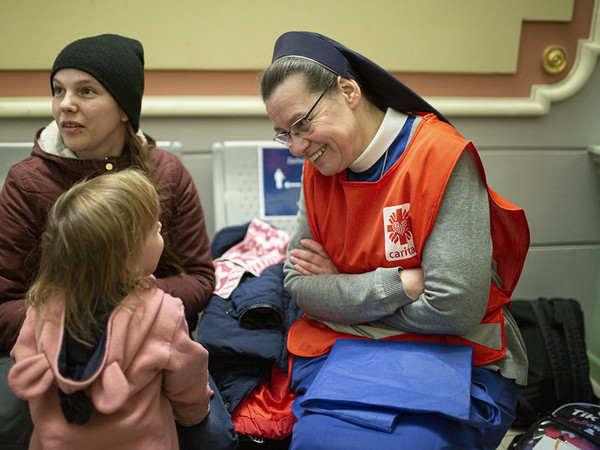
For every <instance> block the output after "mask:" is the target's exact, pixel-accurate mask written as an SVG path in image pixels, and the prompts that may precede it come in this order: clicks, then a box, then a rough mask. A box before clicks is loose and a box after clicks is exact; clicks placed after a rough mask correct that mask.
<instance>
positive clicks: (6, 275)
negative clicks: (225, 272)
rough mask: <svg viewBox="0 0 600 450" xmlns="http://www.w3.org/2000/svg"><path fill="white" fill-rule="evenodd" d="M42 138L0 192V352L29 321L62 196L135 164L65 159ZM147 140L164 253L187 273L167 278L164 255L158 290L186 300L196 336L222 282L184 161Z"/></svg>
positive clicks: (123, 159)
mask: <svg viewBox="0 0 600 450" xmlns="http://www.w3.org/2000/svg"><path fill="white" fill-rule="evenodd" d="M50 126H51V125H50ZM42 131H43V129H42V130H39V131H38V132H37V134H36V139H35V143H34V146H33V150H32V152H31V156H30V157H29V158H27V159H25V160H23V161H21V162H20V163H18V164H16V165H14V166H13V167H11V168H10V170H9V172H8V175H7V176H6V180H5V182H4V186H3V188H2V192H1V193H0V352H8V351H10V349H11V348H12V346H13V345H14V343H15V341H16V339H17V335H18V332H19V328H20V327H21V324H22V323H23V320H24V319H25V301H24V300H23V298H24V295H25V293H26V291H27V288H28V287H29V284H30V282H31V279H32V277H33V276H34V274H35V269H36V267H37V256H36V252H37V248H38V247H39V241H40V238H41V234H42V230H43V227H44V225H45V223H46V218H47V216H48V211H49V209H50V208H51V207H52V205H53V204H54V202H55V201H56V199H57V198H58V196H59V195H60V194H62V193H63V192H64V191H65V190H67V189H68V188H69V187H70V186H71V185H73V184H74V183H75V182H77V181H80V180H81V179H83V178H85V177H94V176H98V175H101V174H103V173H106V172H107V171H109V168H111V169H110V170H123V169H125V168H128V167H129V166H130V165H131V162H130V158H129V155H128V154H126V153H125V154H123V155H122V156H120V157H118V158H112V159H110V160H108V161H105V160H79V159H72V158H66V157H62V156H58V154H57V153H58V151H57V150H56V149H48V148H45V149H44V150H46V151H44V150H42V147H41V145H40V136H41V134H42ZM146 138H147V139H148V142H149V144H150V147H151V151H150V159H151V161H152V163H153V164H154V166H155V168H156V176H155V179H156V184H157V185H158V187H159V195H160V203H161V207H162V214H161V218H160V221H161V223H162V230H163V231H162V234H163V237H164V239H165V248H167V247H171V248H172V249H173V251H174V253H175V254H176V255H177V256H178V258H179V263H180V264H181V267H182V268H183V269H184V270H185V272H186V274H185V275H184V276H171V277H168V278H164V274H165V262H164V255H163V257H162V258H161V261H160V262H159V265H158V268H157V270H156V272H155V276H156V278H157V279H158V287H160V288H161V289H163V290H164V291H165V292H167V293H168V294H171V295H173V296H174V297H179V298H181V300H182V301H183V304H184V307H185V315H186V318H187V320H188V325H189V327H190V330H193V329H194V328H195V326H196V322H197V316H198V313H199V312H200V311H202V310H203V309H204V307H205V306H206V304H207V303H208V300H209V298H210V296H211V294H212V291H213V289H214V280H215V278H214V267H213V264H212V258H211V254H210V240H209V238H208V234H207V232H206V225H205V221H204V211H203V210H202V205H201V203H200V198H199V196H198V191H197V189H196V186H195V185H194V182H193V180H192V177H191V176H190V174H189V172H188V171H187V170H186V168H185V167H184V166H183V164H182V163H181V161H180V160H179V159H178V158H177V156H175V155H173V154H171V153H169V152H166V151H164V150H160V149H156V148H154V146H155V142H154V141H153V140H152V139H151V138H148V137H146ZM44 142H45V141H44ZM44 145H45V146H48V144H46V143H45V144H44ZM52 153H54V154H52Z"/></svg>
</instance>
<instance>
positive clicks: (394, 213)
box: [383, 203, 417, 261]
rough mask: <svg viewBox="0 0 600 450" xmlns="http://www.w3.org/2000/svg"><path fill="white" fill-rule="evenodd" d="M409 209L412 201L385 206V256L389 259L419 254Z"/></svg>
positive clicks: (405, 257) (406, 257)
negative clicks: (414, 240)
mask: <svg viewBox="0 0 600 450" xmlns="http://www.w3.org/2000/svg"><path fill="white" fill-rule="evenodd" d="M409 209H410V203H405V204H403V205H398V206H388V207H387V208H383V228H384V233H385V258H386V259H387V260H388V261H400V260H403V259H408V258H411V257H413V256H414V255H416V254H417V250H416V248H415V244H414V242H413V235H412V230H411V227H410V217H409V216H408V211H409Z"/></svg>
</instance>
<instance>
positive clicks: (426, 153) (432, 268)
mask: <svg viewBox="0 0 600 450" xmlns="http://www.w3.org/2000/svg"><path fill="white" fill-rule="evenodd" d="M260 91H261V96H262V99H263V101H264V104H265V107H266V112H267V115H268V116H269V118H270V119H271V121H272V122H273V125H274V131H275V137H274V140H275V141H277V142H279V143H281V144H282V145H284V146H287V147H288V148H289V151H290V152H291V153H292V154H293V155H295V156H299V157H302V158H304V160H305V161H304V168H303V181H302V192H301V198H300V201H299V211H298V214H297V225H296V231H295V233H294V235H293V237H292V239H291V241H290V244H289V246H288V258H287V261H286V263H285V265H284V285H285V288H286V289H287V290H288V291H289V292H290V293H291V295H292V297H293V298H294V300H295V301H296V302H297V304H298V306H299V307H300V308H301V310H302V311H303V312H304V313H305V314H304V315H303V317H302V318H301V319H299V320H298V321H297V322H295V323H294V324H293V326H292V327H291V329H290V331H289V335H288V341H287V346H288V349H289V352H290V355H291V357H292V358H293V366H292V373H291V388H292V390H293V391H294V392H295V394H296V395H297V398H296V400H295V402H294V404H293V406H292V411H293V413H294V416H295V418H296V423H295V425H294V429H293V436H292V446H291V448H311V449H317V448H323V449H350V448H410V449H420V448H423V449H433V448H461V449H466V448H477V449H488V448H489V449H495V448H496V447H497V446H498V445H499V444H500V442H501V440H502V438H503V436H504V434H505V433H506V431H507V430H508V429H509V427H510V425H511V423H512V421H513V419H514V414H515V408H516V398H517V390H518V386H519V385H524V384H526V381H527V356H526V352H525V347H524V344H523V341H522V339H521V335H520V332H519V329H518V327H517V325H516V324H515V321H514V320H513V318H512V316H511V314H510V312H509V309H508V307H509V305H510V296H511V293H512V292H513V290H514V288H515V286H516V283H517V281H518V279H519V276H520V273H521V270H522V267H523V263H524V259H525V255H526V252H527V249H528V247H529V231H528V225H527V221H526V218H525V215H524V212H523V210H522V209H521V208H519V207H518V206H516V205H514V204H512V203H511V202H509V201H508V200H506V199H504V198H502V197H501V196H499V195H497V194H496V193H494V192H493V191H492V190H491V189H490V188H489V187H488V185H487V182H486V177H485V173H484V169H483V165H482V162H481V159H480V157H479V155H478V153H477V150H476V149H475V147H474V145H473V143H472V142H470V141H468V140H466V139H465V138H463V137H462V136H461V135H460V134H459V132H458V131H457V130H456V129H455V128H454V127H453V126H452V125H451V124H450V123H449V121H448V120H447V119H446V118H445V117H444V116H443V115H442V114H441V113H440V112H438V111H437V110H436V109H435V108H434V107H432V106H431V105H430V104H429V103H428V102H427V101H425V100H424V99H423V98H422V97H420V96H419V95H418V94H416V93H415V92H414V91H412V90H411V89H409V88H408V87H407V86H405V85H404V84H403V83H402V82H400V81H399V80H398V79H397V78H396V77H394V76H393V75H391V74H390V73H388V72H387V71H386V70H384V69H383V68H381V67H380V66H378V65H377V64H375V63H374V62H372V61H371V60H369V59H367V58H366V57H364V56H362V55H360V54H359V53H357V52H355V51H353V50H351V49H349V48H348V47H346V46H344V45H342V44H340V43H338V42H336V41H334V40H333V39H331V38H328V37H326V36H323V35H321V34H318V33H313V32H305V31H292V32H287V33H285V34H283V35H282V36H280V37H279V39H278V40H277V41H276V43H275V47H274V51H273V58H272V63H271V65H270V66H269V67H268V68H267V69H266V70H265V71H264V72H263V73H262V75H261V79H260Z"/></svg>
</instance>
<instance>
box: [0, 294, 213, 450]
mask: <svg viewBox="0 0 600 450" xmlns="http://www.w3.org/2000/svg"><path fill="white" fill-rule="evenodd" d="M47 304H48V305H49V308H48V311H49V315H46V314H45V315H44V317H41V316H40V315H38V313H37V311H36V310H35V309H33V308H28V310H27V316H26V319H25V322H24V324H23V327H22V329H21V331H20V334H19V338H18V340H17V343H16V344H15V346H14V348H13V351H12V353H11V355H12V357H13V358H14V359H15V361H16V363H15V365H14V366H13V368H12V369H11V371H10V373H9V384H10V387H11V388H12V390H13V391H14V393H15V394H16V395H17V396H18V397H20V398H22V399H25V400H28V401H29V406H30V409H31V416H32V419H33V423H34V426H35V428H34V431H33V435H32V438H31V447H30V448H33V449H37V448H48V449H69V448H86V449H96V448H97V449H110V450H117V449H177V448H178V441H177V433H176V429H175V421H174V419H177V421H178V422H179V423H181V424H182V425H185V426H191V425H195V424H197V423H199V422H201V421H202V420H203V419H204V418H205V417H206V415H207V414H208V410H209V400H210V395H211V390H210V387H209V385H208V352H207V351H206V350H205V349H204V347H202V346H201V345H200V344H198V343H197V342H194V341H193V340H192V339H190V337H189V333H188V327H187V324H186V320H185V315H184V311H183V304H182V303H181V301H180V300H179V299H176V298H173V297H171V296H170V295H169V294H166V293H164V292H163V291H162V290H160V289H158V288H155V289H151V290H146V291H144V290H140V291H138V292H137V293H136V294H131V295H129V296H128V297H127V298H126V299H125V300H124V301H123V303H122V305H121V306H119V307H117V308H116V309H115V310H114V311H113V312H112V314H111V316H110V318H109V320H108V325H107V330H106V333H107V335H106V346H105V352H104V357H103V359H102V363H101V365H100V367H99V368H98V369H97V370H96V371H95V372H94V374H93V375H92V376H91V377H90V378H89V379H87V380H83V381H74V380H70V379H67V378H64V377H63V376H62V375H61V374H60V373H59V368H58V357H59V353H60V349H61V344H62V338H63V332H64V326H63V324H64V303H63V299H62V298H61V297H54V298H51V299H49V300H48V302H47ZM59 388H60V389H61V390H62V391H63V392H65V393H67V394H71V393H73V392H76V391H79V390H84V392H85V393H86V394H87V395H88V396H89V397H90V399H91V402H92V404H93V407H94V411H93V412H92V416H91V418H90V420H89V421H88V422H87V423H85V424H84V425H76V424H74V423H68V422H67V421H66V420H65V417H64V415H63V413H62V410H61V407H60V398H59V394H58V389H59Z"/></svg>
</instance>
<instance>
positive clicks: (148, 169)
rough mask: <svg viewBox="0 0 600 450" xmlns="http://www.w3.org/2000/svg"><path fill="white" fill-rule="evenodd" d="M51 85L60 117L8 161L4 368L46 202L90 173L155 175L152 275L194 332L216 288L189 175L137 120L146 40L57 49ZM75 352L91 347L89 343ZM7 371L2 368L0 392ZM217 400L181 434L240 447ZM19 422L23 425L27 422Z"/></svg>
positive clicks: (0, 223) (3, 198) (1, 274)
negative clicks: (158, 239)
mask: <svg viewBox="0 0 600 450" xmlns="http://www.w3.org/2000/svg"><path fill="white" fill-rule="evenodd" d="M50 87H51V91H52V95H53V97H52V113H53V116H54V120H53V121H52V122H51V123H50V124H49V125H48V126H46V127H44V128H42V129H41V130H39V131H38V132H37V134H36V136H35V141H34V145H33V149H32V152H31V156H30V157H29V158H27V159H25V160H24V161H22V162H20V163H18V164H16V165H15V166H13V167H12V168H11V169H10V171H9V173H8V175H7V177H6V180H5V183H4V187H3V190H2V193H1V194H0V368H1V367H7V366H10V363H9V362H7V356H8V353H9V352H10V350H11V348H12V347H13V345H14V343H15V341H16V338H17V335H18V332H19V329H20V327H21V324H22V323H23V320H24V319H25V301H24V295H25V293H26V291H27V288H28V287H29V285H30V282H31V280H32V278H33V276H34V275H35V272H36V267H37V259H38V258H37V251H38V247H39V241H40V237H41V235H42V231H43V228H44V224H45V222H46V218H47V213H48V210H49V209H50V208H51V206H52V205H53V204H54V202H55V201H56V199H57V198H58V197H59V195H60V194H62V193H63V192H64V191H66V190H67V189H68V188H69V187H71V186H72V185H73V184H75V183H77V182H78V181H81V180H83V179H85V178H93V177H96V176H100V175H102V174H105V173H108V172H111V171H120V170H123V169H126V168H129V167H138V168H140V169H141V170H143V171H144V172H145V173H146V174H147V175H149V177H150V178H151V180H152V181H153V183H154V185H155V187H156V188H157V190H158V192H159V193H160V203H161V217H160V222H161V223H162V232H161V234H162V237H163V239H164V243H165V251H164V252H163V254H162V256H161V258H160V262H159V264H158V267H157V269H156V271H155V272H154V276H155V277H156V281H157V285H158V287H159V288H160V289H162V290H164V291H165V292H167V293H168V294H171V295H172V296H174V297H178V298H180V299H181V300H182V301H183V305H184V310H185V316H186V319H187V322H188V327H189V329H190V330H193V329H194V328H195V326H196V323H197V319H198V313H199V312H200V311H202V310H203V309H204V307H205V306H206V304H207V303H208V300H209V298H210V296H211V294H212V291H213V289H214V282H215V277H214V268H213V264H212V258H211V254H210V242H209V238H208V234H207V231H206V225H205V220H204V212H203V209H202V205H201V202H200V198H199V196H198V191H197V189H196V186H195V185H194V182H193V180H192V177H191V176H190V174H189V173H188V171H187V170H186V168H185V167H184V166H183V164H182V163H181V161H180V160H179V159H178V158H177V157H176V156H175V155H173V154H172V153H169V152H166V151H163V150H160V149H157V148H156V143H155V141H154V140H153V139H152V138H151V137H150V136H148V135H146V134H145V133H143V132H142V131H141V130H140V127H139V123H140V111H141V104H142V95H143V91H144V50H143V47H142V44H141V43H140V42H139V41H137V40H135V39H131V38H127V37H123V36H119V35H115V34H103V35H99V36H93V37H86V38H83V39H79V40H76V41H74V42H72V43H70V44H69V45H67V46H66V47H65V48H64V49H63V50H62V51H61V52H60V53H59V54H58V56H57V57H56V60H55V61H54V64H53V67H52V71H51V75H50ZM74 244H76V243H74ZM93 350H94V349H91V352H92V353H93ZM78 351H82V352H83V353H84V354H88V355H89V353H90V349H89V348H87V349H86V348H76V349H75V353H77V352H78ZM69 352H70V350H68V351H67V352H66V353H67V354H68V357H70V356H71V353H69ZM79 355H81V353H79ZM5 363H6V364H5ZM6 372H7V371H5V370H4V369H2V370H0V396H4V393H5V390H3V388H4V387H5V386H4V385H5V384H6ZM9 393H10V392H9ZM220 401H221V400H220V397H219V395H218V393H217V395H215V397H214V398H213V400H212V401H211V413H210V414H209V418H207V419H206V420H205V421H204V422H202V423H201V424H200V425H201V426H203V427H204V428H203V429H199V428H195V427H193V428H195V429H192V430H189V429H181V430H178V431H182V432H183V433H184V434H183V435H182V436H181V437H182V438H183V440H186V436H187V437H189V435H190V434H191V435H192V436H193V440H194V441H196V442H195V444H196V445H202V444H204V445H205V448H229V447H231V446H234V445H235V443H236V436H235V432H234V431H233V425H232V424H231V421H230V418H229V414H228V413H227V411H226V410H225V408H224V406H223V405H221V404H218V402H220ZM8 404H9V403H8V401H5V399H4V398H0V421H3V420H2V418H3V417H5V416H7V417H9V418H10V419H11V420H12V419H13V417H14V415H13V414H12V413H9V412H6V411H5V408H7V405H8ZM219 413H222V414H221V415H220V414H219ZM213 422H214V423H213ZM14 428H17V429H20V430H23V429H26V427H24V426H23V424H15V427H14ZM2 432H3V431H2V427H0V442H2V443H8V442H7V441H8V439H9V438H7V439H5V436H4V435H2ZM25 438H26V439H28V438H27V437H25ZM199 439H202V440H204V439H206V440H207V441H204V443H203V442H198V440H199ZM210 439H213V440H212V441H210ZM25 445H26V444H25Z"/></svg>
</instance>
